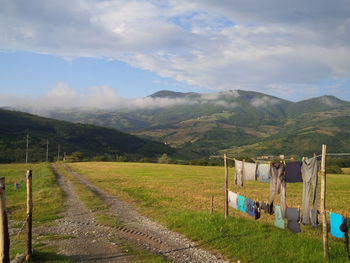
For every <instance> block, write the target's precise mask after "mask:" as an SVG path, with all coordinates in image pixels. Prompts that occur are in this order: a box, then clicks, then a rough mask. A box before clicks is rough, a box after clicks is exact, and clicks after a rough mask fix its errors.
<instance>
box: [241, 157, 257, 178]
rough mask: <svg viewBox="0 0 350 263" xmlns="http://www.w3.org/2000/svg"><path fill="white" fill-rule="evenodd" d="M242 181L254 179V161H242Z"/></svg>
mask: <svg viewBox="0 0 350 263" xmlns="http://www.w3.org/2000/svg"><path fill="white" fill-rule="evenodd" d="M243 179H244V181H256V163H246V162H244V163H243Z"/></svg>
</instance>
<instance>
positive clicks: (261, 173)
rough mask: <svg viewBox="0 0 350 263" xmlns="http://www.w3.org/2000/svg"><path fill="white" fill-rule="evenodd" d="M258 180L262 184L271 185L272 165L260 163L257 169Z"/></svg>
mask: <svg viewBox="0 0 350 263" xmlns="http://www.w3.org/2000/svg"><path fill="white" fill-rule="evenodd" d="M256 176H257V179H258V180H259V181H260V182H262V183H269V182H270V178H271V169H270V164H266V163H259V164H258V167H257V169H256Z"/></svg>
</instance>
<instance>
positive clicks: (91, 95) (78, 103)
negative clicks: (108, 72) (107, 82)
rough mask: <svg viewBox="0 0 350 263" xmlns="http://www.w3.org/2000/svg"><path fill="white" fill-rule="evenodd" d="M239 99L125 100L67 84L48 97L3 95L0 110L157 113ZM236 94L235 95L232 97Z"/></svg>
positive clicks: (219, 96) (107, 92) (107, 89)
mask: <svg viewBox="0 0 350 263" xmlns="http://www.w3.org/2000/svg"><path fill="white" fill-rule="evenodd" d="M225 94H226V96H227V95H230V96H237V95H236V91H230V92H224V93H209V94H205V95H203V96H201V97H198V98H159V97H144V98H133V99H126V98H122V97H120V96H119V95H118V93H117V92H116V91H115V90H114V89H112V88H110V87H107V86H94V87H90V88H88V89H87V90H86V91H84V92H81V93H78V92H76V91H75V90H74V89H73V88H71V87H70V86H69V85H68V84H66V83H61V82H60V83H57V85H56V86H55V87H54V88H52V89H51V90H49V91H48V92H47V93H45V94H43V95H41V96H38V97H21V96H14V95H0V106H2V107H11V108H15V109H20V110H21V109H23V110H26V111H29V112H32V113H41V114H42V113H43V112H46V111H47V110H53V109H72V108H80V109H85V110H91V109H114V110H123V109H127V110H133V109H156V108H166V107H171V106H176V105H196V104H203V103H209V104H214V105H217V106H222V107H227V108H233V107H235V104H234V103H227V102H226V101H224V100H223V97H222V96H223V95H225ZM232 94H233V95H232Z"/></svg>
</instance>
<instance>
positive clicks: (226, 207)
mask: <svg viewBox="0 0 350 263" xmlns="http://www.w3.org/2000/svg"><path fill="white" fill-rule="evenodd" d="M224 166H225V187H224V188H225V218H227V216H228V166H227V156H226V153H225V154H224Z"/></svg>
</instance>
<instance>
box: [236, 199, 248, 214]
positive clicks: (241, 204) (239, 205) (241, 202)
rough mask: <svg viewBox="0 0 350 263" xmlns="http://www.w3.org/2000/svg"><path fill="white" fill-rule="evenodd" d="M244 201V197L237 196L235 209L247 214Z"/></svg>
mask: <svg viewBox="0 0 350 263" xmlns="http://www.w3.org/2000/svg"><path fill="white" fill-rule="evenodd" d="M245 200H246V198H245V197H244V196H241V195H238V196H237V209H238V210H239V211H241V212H243V213H246V212H247V208H246V202H245Z"/></svg>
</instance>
